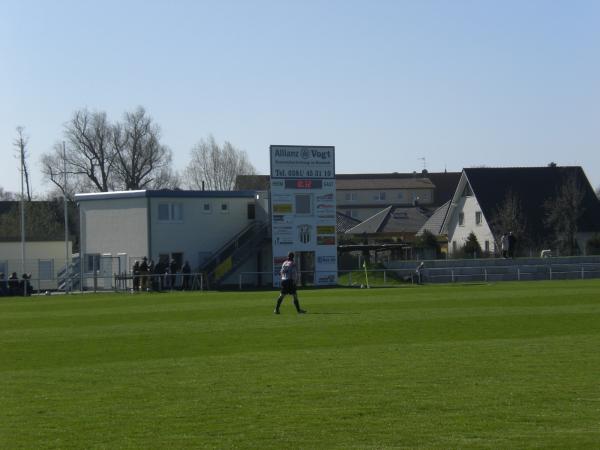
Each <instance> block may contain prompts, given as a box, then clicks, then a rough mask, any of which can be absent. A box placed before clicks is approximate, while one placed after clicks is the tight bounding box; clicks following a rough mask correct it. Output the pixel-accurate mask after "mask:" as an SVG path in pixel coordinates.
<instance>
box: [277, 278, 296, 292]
mask: <svg viewBox="0 0 600 450" xmlns="http://www.w3.org/2000/svg"><path fill="white" fill-rule="evenodd" d="M281 293H282V294H292V295H294V294H295V293H296V282H295V281H294V280H281Z"/></svg>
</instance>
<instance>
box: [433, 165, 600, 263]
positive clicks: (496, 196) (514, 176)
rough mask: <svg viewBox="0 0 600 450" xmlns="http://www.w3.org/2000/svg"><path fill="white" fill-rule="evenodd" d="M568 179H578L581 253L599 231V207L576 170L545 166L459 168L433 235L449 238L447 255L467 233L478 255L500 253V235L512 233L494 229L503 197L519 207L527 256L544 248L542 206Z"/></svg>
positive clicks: (545, 233)
mask: <svg viewBox="0 0 600 450" xmlns="http://www.w3.org/2000/svg"><path fill="white" fill-rule="evenodd" d="M569 178H574V179H575V180H577V183H578V185H579V186H580V189H581V191H582V193H583V201H582V205H581V211H582V215H581V217H580V219H579V221H578V224H577V228H578V233H577V241H578V243H579V245H580V250H581V251H582V252H583V251H584V248H585V243H586V242H587V240H588V239H590V238H591V237H592V236H593V235H594V234H595V233H597V232H598V231H600V203H599V202H598V199H597V198H596V196H595V194H594V191H593V189H592V187H591V185H590V184H589V181H588V180H587V177H586V176H585V173H584V172H583V169H582V168H581V167H556V166H548V167H516V168H515V167H504V168H468V169H464V170H463V172H462V175H461V178H460V180H459V182H458V186H457V188H456V191H455V193H454V196H453V197H452V200H451V201H450V202H449V203H448V205H447V206H446V205H444V207H443V208H446V213H445V217H444V220H443V223H442V226H441V228H440V229H439V233H438V234H440V235H444V234H446V235H447V236H448V253H449V255H450V256H452V254H454V253H456V252H458V251H459V250H460V249H461V248H462V247H463V246H464V244H465V242H466V240H467V237H468V236H469V234H470V233H471V232H473V233H474V234H475V236H476V237H477V240H478V242H479V245H480V246H481V249H482V250H483V251H487V252H490V253H492V254H499V253H500V248H499V247H500V237H501V235H502V234H503V233H508V232H510V231H512V230H499V229H494V228H495V226H494V218H495V215H496V214H497V212H498V210H499V208H500V206H501V205H502V204H503V202H504V201H505V199H506V197H507V194H508V193H511V194H513V195H514V196H515V197H516V198H517V199H518V202H519V204H520V208H521V212H522V221H523V224H522V225H523V227H524V229H525V233H526V234H527V237H528V241H529V243H528V245H530V246H531V247H530V251H531V250H532V249H533V248H534V247H536V246H537V247H540V246H547V245H549V244H548V243H549V242H552V236H551V231H550V230H548V227H547V225H546V224H545V222H544V218H545V216H546V210H545V206H544V205H545V204H546V203H547V201H548V200H549V199H551V198H552V197H553V196H554V195H556V193H557V192H558V190H559V189H560V187H561V186H562V184H563V183H564V182H565V180H567V179H569ZM428 225H429V224H426V226H424V228H428ZM429 228H431V227H429ZM537 247H536V249H535V250H536V251H539V248H537Z"/></svg>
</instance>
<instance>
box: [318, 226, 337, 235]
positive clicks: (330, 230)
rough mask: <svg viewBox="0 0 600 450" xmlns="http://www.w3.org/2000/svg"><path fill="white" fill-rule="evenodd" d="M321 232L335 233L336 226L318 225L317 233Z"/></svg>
mask: <svg viewBox="0 0 600 450" xmlns="http://www.w3.org/2000/svg"><path fill="white" fill-rule="evenodd" d="M319 234H335V226H333V225H317V235H319Z"/></svg>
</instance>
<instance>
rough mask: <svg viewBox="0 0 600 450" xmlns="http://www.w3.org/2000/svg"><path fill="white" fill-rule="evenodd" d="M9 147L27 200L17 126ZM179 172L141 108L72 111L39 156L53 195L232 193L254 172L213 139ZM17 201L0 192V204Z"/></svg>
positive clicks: (24, 154)
mask: <svg viewBox="0 0 600 450" xmlns="http://www.w3.org/2000/svg"><path fill="white" fill-rule="evenodd" d="M16 131H17V136H16V139H15V141H14V142H13V144H14V146H15V148H16V151H17V153H18V157H19V158H20V162H21V166H22V167H23V170H24V177H25V186H26V189H25V191H26V199H27V200H29V201H31V200H32V188H31V182H30V176H29V175H30V167H29V154H28V143H29V141H28V136H27V135H26V133H25V129H24V127H22V126H20V127H17V129H16ZM189 155H190V160H189V163H188V164H186V168H185V169H184V170H183V171H182V172H178V171H177V170H175V169H174V167H173V152H172V150H171V149H170V148H169V147H168V146H167V145H166V144H165V143H164V142H163V141H162V136H161V128H160V126H159V125H158V124H157V123H156V121H155V120H154V119H153V118H152V117H151V116H150V115H149V114H148V112H147V111H146V110H145V109H144V108H143V107H141V106H140V107H138V108H136V109H135V110H133V111H128V112H125V113H124V114H123V117H122V119H121V120H110V119H109V117H108V115H107V114H106V112H104V111H90V110H88V109H87V108H83V109H80V110H77V111H75V112H74V113H73V115H72V117H71V118H70V119H69V120H68V121H67V122H66V123H65V124H64V127H63V130H62V139H58V140H57V142H56V144H55V145H54V146H53V148H52V149H51V150H50V151H49V152H47V153H44V154H43V155H42V157H41V161H40V162H41V172H42V174H43V179H44V181H45V182H48V183H50V185H51V186H52V187H53V189H52V190H51V191H50V192H49V195H48V197H50V198H52V197H56V196H58V195H60V196H62V195H63V194H66V196H67V197H68V198H70V199H73V196H74V194H75V193H77V192H108V191H117V190H137V189H182V188H187V189H207V190H231V189H233V187H234V184H235V178H236V176H237V175H252V174H255V173H256V169H255V168H254V166H253V165H252V164H251V162H250V160H249V158H248V155H247V153H246V152H245V151H243V150H240V149H239V148H237V147H235V146H234V145H233V144H231V143H230V142H228V141H225V142H224V143H223V144H219V143H218V142H217V141H216V140H215V138H214V137H213V136H212V135H209V136H208V137H207V138H202V139H200V140H199V141H198V143H197V144H196V145H195V146H194V147H193V148H192V149H191V150H190V153H189ZM17 197H18V196H17V195H16V194H14V193H11V192H7V191H5V190H4V189H3V188H2V187H0V200H14V199H16V198H17Z"/></svg>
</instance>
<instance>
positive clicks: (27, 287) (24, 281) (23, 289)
mask: <svg viewBox="0 0 600 450" xmlns="http://www.w3.org/2000/svg"><path fill="white" fill-rule="evenodd" d="M30 279H31V274H30V273H29V274H27V273H24V274H23V275H21V281H20V282H19V291H20V292H19V295H25V296H27V297H29V296H30V295H31V293H32V292H33V288H32V287H31V283H30V282H29V280H30Z"/></svg>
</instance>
